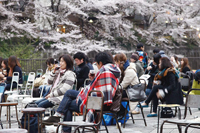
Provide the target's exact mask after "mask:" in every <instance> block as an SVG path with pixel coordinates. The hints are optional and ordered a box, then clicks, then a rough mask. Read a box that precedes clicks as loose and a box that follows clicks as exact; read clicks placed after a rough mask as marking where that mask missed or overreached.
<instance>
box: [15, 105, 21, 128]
mask: <svg viewBox="0 0 200 133" xmlns="http://www.w3.org/2000/svg"><path fill="white" fill-rule="evenodd" d="M15 111H16V118H17V122H18V126H20V127H21V123H20V122H19V119H18V113H17V105H15Z"/></svg>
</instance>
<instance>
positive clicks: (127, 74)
mask: <svg viewBox="0 0 200 133" xmlns="http://www.w3.org/2000/svg"><path fill="white" fill-rule="evenodd" d="M138 83H139V80H138V77H137V73H136V68H135V64H134V63H130V65H129V66H128V67H127V68H126V70H125V71H124V79H123V81H122V82H121V84H120V85H121V86H122V88H123V89H126V88H127V87H128V86H129V85H135V84H138Z"/></svg>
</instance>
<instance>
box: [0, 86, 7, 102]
mask: <svg viewBox="0 0 200 133" xmlns="http://www.w3.org/2000/svg"><path fill="white" fill-rule="evenodd" d="M5 86H6V83H1V85H0V103H1V102H2V100H3V97H4V92H5Z"/></svg>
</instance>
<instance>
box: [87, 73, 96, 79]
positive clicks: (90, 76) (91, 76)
mask: <svg viewBox="0 0 200 133" xmlns="http://www.w3.org/2000/svg"><path fill="white" fill-rule="evenodd" d="M88 77H89V79H90V80H91V81H92V80H93V79H94V78H95V74H91V73H89V74H88Z"/></svg>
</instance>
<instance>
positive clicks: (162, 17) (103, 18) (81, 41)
mask: <svg viewBox="0 0 200 133" xmlns="http://www.w3.org/2000/svg"><path fill="white" fill-rule="evenodd" d="M199 4H200V1H199V0H123V1H122V0H34V1H31V0H19V1H16V0H15V1H12V0H11V1H9V2H8V1H5V2H1V4H0V18H1V19H0V38H1V39H9V38H12V37H22V36H26V37H28V38H31V39H32V40H39V42H40V43H39V44H38V46H37V48H36V49H45V45H46V44H49V45H50V46H51V47H53V48H54V47H55V48H58V49H66V50H67V51H68V52H69V53H74V52H77V51H80V50H81V51H83V52H85V53H87V52H89V51H93V50H94V51H103V50H113V51H115V52H127V51H129V52H131V51H130V50H133V49H134V46H135V45H136V44H137V43H139V42H143V43H145V44H147V45H153V46H155V45H165V46H166V47H179V46H182V45H185V44H188V43H191V44H195V45H199V37H198V36H199V28H200V13H199V11H200V7H199V6H198V5H199ZM55 53H56V52H55Z"/></svg>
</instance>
